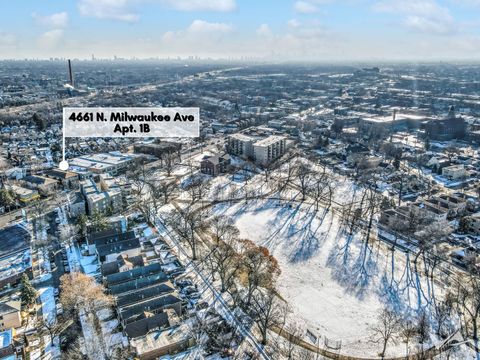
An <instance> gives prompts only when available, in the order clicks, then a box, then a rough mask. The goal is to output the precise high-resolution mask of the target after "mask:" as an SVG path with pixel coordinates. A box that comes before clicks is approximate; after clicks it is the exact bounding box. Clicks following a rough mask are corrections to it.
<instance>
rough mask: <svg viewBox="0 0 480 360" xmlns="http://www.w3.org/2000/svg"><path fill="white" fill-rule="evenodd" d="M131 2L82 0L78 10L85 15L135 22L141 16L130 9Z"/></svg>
mask: <svg viewBox="0 0 480 360" xmlns="http://www.w3.org/2000/svg"><path fill="white" fill-rule="evenodd" d="M131 3H132V1H130V0H80V1H79V2H78V10H79V11H80V14H82V15H85V16H93V17H96V18H99V19H113V20H120V21H126V22H134V21H137V20H138V18H139V16H138V14H136V13H135V12H133V11H131V10H130V5H131Z"/></svg>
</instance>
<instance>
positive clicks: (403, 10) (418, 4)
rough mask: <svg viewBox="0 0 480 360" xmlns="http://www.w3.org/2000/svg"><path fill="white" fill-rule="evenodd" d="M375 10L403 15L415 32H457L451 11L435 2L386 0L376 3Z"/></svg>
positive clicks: (406, 23) (425, 0)
mask: <svg viewBox="0 0 480 360" xmlns="http://www.w3.org/2000/svg"><path fill="white" fill-rule="evenodd" d="M374 10H376V11H379V12H388V13H393V14H396V15H403V16H404V18H403V24H404V25H405V26H406V27H408V28H410V29H413V30H417V31H421V32H427V33H433V34H452V33H454V32H456V31H457V24H456V23H455V20H454V18H453V17H452V15H451V14H450V11H449V9H448V8H447V7H445V6H442V5H440V4H439V3H437V2H436V1H435V0H386V1H381V2H378V3H376V4H375V5H374Z"/></svg>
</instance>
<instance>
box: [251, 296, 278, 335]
mask: <svg viewBox="0 0 480 360" xmlns="http://www.w3.org/2000/svg"><path fill="white" fill-rule="evenodd" d="M285 306H286V304H285V303H284V302H283V301H282V302H281V301H280V300H279V299H278V297H277V295H276V294H275V291H274V290H273V289H266V290H260V289H257V291H255V292H254V294H253V296H252V302H251V306H250V307H249V310H250V314H251V316H252V318H253V320H254V321H255V323H256V324H257V326H258V328H259V330H260V334H261V337H262V340H261V342H262V344H264V345H265V344H267V341H268V339H267V334H268V329H269V328H271V327H273V326H278V325H279V324H281V322H282V319H283V318H284V316H283V314H284V312H285V310H284V309H285Z"/></svg>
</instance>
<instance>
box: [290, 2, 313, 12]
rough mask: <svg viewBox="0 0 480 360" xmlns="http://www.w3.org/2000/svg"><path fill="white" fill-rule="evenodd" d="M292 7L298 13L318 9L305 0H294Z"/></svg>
mask: <svg viewBox="0 0 480 360" xmlns="http://www.w3.org/2000/svg"><path fill="white" fill-rule="evenodd" d="M293 9H294V10H295V11H296V12H297V13H300V14H312V13H315V12H317V11H318V10H319V9H318V7H317V6H316V5H315V4H312V3H311V2H306V1H295V3H294V4H293Z"/></svg>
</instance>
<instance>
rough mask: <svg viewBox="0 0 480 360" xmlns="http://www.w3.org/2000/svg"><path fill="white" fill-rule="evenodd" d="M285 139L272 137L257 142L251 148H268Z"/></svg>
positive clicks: (276, 136)
mask: <svg viewBox="0 0 480 360" xmlns="http://www.w3.org/2000/svg"><path fill="white" fill-rule="evenodd" d="M285 139H286V138H285V136H278V135H272V136H269V137H267V138H265V139H262V140H258V141H257V142H256V143H255V144H253V146H269V145H272V144H275V143H277V142H279V141H282V140H285Z"/></svg>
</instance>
